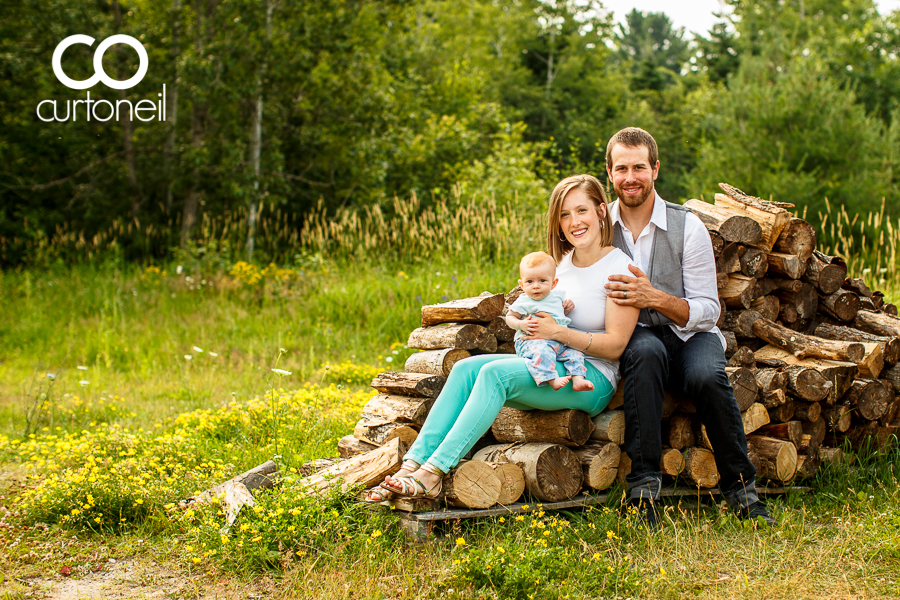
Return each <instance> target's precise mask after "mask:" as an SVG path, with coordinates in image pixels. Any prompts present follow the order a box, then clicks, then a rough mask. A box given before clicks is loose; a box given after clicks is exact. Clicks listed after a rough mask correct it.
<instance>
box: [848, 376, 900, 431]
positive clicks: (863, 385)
mask: <svg viewBox="0 0 900 600" xmlns="http://www.w3.org/2000/svg"><path fill="white" fill-rule="evenodd" d="M893 399H894V394H893V393H892V392H891V390H889V389H888V387H887V385H886V384H884V383H883V382H881V381H879V380H877V379H857V380H855V381H854V382H853V384H852V385H851V386H850V389H849V390H847V393H846V394H844V396H843V398H841V402H842V403H844V404H846V405H848V406H850V407H851V408H854V409H855V410H856V411H857V413H858V414H859V416H861V417H862V418H864V419H867V420H869V421H877V420H878V419H879V418H881V417H882V416H883V415H884V413H885V412H887V409H888V407H889V406H890V404H891V402H893Z"/></svg>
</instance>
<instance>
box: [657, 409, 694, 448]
mask: <svg viewBox="0 0 900 600" xmlns="http://www.w3.org/2000/svg"><path fill="white" fill-rule="evenodd" d="M663 440H665V441H668V443H669V446H670V447H672V448H674V449H675V450H684V449H685V448H689V447H691V446H693V445H694V430H693V426H692V423H691V418H690V417H689V416H687V415H683V414H674V415H672V418H671V419H669V428H668V431H667V432H666V436H665V437H664V438H663Z"/></svg>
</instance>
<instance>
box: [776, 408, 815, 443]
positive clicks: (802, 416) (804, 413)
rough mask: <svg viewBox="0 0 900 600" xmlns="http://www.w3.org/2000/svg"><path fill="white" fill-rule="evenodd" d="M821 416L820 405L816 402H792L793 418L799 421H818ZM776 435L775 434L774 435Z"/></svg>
mask: <svg viewBox="0 0 900 600" xmlns="http://www.w3.org/2000/svg"><path fill="white" fill-rule="evenodd" d="M820 416H822V405H821V404H819V403H818V402H803V401H802V400H797V401H795V402H794V418H796V419H797V420H799V421H818V420H819V417H820ZM776 437H777V436H776Z"/></svg>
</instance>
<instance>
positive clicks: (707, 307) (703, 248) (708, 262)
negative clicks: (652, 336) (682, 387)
mask: <svg viewBox="0 0 900 600" xmlns="http://www.w3.org/2000/svg"><path fill="white" fill-rule="evenodd" d="M654 194H656V192H655V191H654ZM609 216H610V219H612V222H613V225H615V224H616V223H618V224H619V225H620V226H621V227H622V234H623V237H624V238H625V245H626V246H628V251H629V252H631V256H632V258H633V259H634V262H635V263H636V264H637V265H638V266H639V267H640V268H641V271H643V272H644V273H649V271H650V254H651V252H652V251H653V236H654V235H655V233H656V230H657V229H662V230H663V231H668V229H667V227H666V204H665V202H663V199H662V198H660V197H659V194H656V197H655V199H654V201H653V214H652V215H651V216H650V222H649V223H647V226H646V227H644V229H643V231H641V233H640V235H638V236H637V240H635V239H634V234H633V233H632V232H631V231H629V230H628V227H626V226H625V223H624V222H623V221H622V218H621V216H620V215H619V200H618V199H616V201H615V202H613V203H612V204H610V205H609ZM681 268H682V282H683V284H684V299H685V300H687V303H688V308H689V311H690V312H689V316H688V322H687V324H686V325H685V326H684V327H679V326H678V325H676V324H675V323H671V324H670V325H669V326H670V327H671V328H672V331H674V332H675V335H677V336H678V337H679V338H681V339H682V340H685V341H687V340H688V339H690V338H691V336H692V335H694V334H695V333H697V332H700V331H711V332H713V333H715V334H716V335H717V336H718V337H719V340H720V341H721V342H722V348H723V349H724V348H725V346H726V343H725V336H723V335H722V332H721V331H719V328H718V327H716V321H718V319H719V312H720V311H721V306H720V305H719V290H718V287H717V285H716V257H715V255H714V254H713V248H712V241H711V240H710V238H709V232H708V231H707V230H706V226H704V225H703V222H702V221H701V220H700V218H699V217H698V216H697V215H695V214H694V213H692V212H688V214H687V215H685V220H684V252H683V255H682V259H681ZM639 325H643V324H642V323H639ZM644 326H645V327H646V325H644Z"/></svg>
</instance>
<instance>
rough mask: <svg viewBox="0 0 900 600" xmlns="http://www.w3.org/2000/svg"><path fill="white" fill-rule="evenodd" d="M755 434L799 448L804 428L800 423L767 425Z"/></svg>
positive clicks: (789, 422)
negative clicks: (783, 441) (789, 443)
mask: <svg viewBox="0 0 900 600" xmlns="http://www.w3.org/2000/svg"><path fill="white" fill-rule="evenodd" d="M755 433H756V434H758V435H763V436H766V437H771V438H776V439H779V440H785V441H787V442H791V443H792V444H794V445H795V446H797V447H798V448H799V447H800V442H801V438H802V437H803V426H802V424H801V423H800V421H788V422H787V423H772V424H770V425H766V426H765V427H760V428H759V429H757V430H756V432H755Z"/></svg>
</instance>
